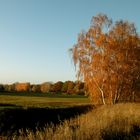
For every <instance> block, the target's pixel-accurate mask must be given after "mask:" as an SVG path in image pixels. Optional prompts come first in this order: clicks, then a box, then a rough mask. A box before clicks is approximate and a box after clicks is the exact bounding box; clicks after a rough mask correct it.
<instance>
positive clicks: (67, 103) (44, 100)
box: [0, 93, 90, 108]
mask: <svg viewBox="0 0 140 140" xmlns="http://www.w3.org/2000/svg"><path fill="white" fill-rule="evenodd" d="M3 104H7V107H8V106H9V107H11V108H12V107H16V106H21V107H25V108H26V107H35V108H37V107H40V108H42V107H48V108H61V107H62V108H64V107H72V106H78V105H79V106H80V105H89V104H90V101H89V99H88V98H87V97H85V96H80V95H62V94H55V95H53V94H40V93H0V108H6V106H3ZM10 105H11V106H10ZM14 105H15V106H14Z"/></svg>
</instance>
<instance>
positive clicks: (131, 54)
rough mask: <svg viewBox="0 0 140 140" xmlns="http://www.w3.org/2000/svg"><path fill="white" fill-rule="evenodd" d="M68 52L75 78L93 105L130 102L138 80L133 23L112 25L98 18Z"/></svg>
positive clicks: (139, 48) (139, 59) (139, 45)
mask: <svg viewBox="0 0 140 140" xmlns="http://www.w3.org/2000/svg"><path fill="white" fill-rule="evenodd" d="M71 52H72V54H73V61H74V64H75V66H76V67H77V68H78V70H77V76H78V78H80V79H82V80H83V81H84V82H85V85H86V89H87V92H88V94H89V95H90V97H91V99H92V101H93V102H94V103H98V104H99V103H103V104H106V103H108V104H113V103H116V102H118V101H119V99H123V100H130V99H133V100H134V97H135V94H136V84H135V83H136V82H137V81H139V80H140V38H139V36H138V34H137V32H136V28H135V26H134V24H133V23H129V22H128V21H123V20H120V21H117V22H115V23H113V22H112V20H111V19H109V18H108V17H107V16H106V15H103V14H99V15H97V16H95V17H93V18H92V21H91V26H90V28H89V30H88V31H87V32H81V33H80V34H79V36H78V41H77V44H76V45H74V46H73V48H72V49H71Z"/></svg>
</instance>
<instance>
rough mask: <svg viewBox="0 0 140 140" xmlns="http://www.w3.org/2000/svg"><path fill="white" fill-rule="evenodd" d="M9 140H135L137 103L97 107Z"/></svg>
mask: <svg viewBox="0 0 140 140" xmlns="http://www.w3.org/2000/svg"><path fill="white" fill-rule="evenodd" d="M11 139H13V140H17V139H18V140H102V139H103V140H122V139H125V140H127V139H129V140H139V139H140V104H138V103H137V104H134V103H126V104H116V105H112V106H100V107H98V108H96V109H94V110H93V111H91V112H89V113H87V114H83V115H81V116H79V117H77V118H75V119H71V120H69V121H65V122H64V123H62V124H61V125H59V126H57V127H55V126H54V125H53V124H52V125H51V126H49V127H46V128H44V130H41V131H39V130H37V131H36V133H33V132H32V131H30V130H27V135H25V133H23V132H20V136H13V137H12V138H11Z"/></svg>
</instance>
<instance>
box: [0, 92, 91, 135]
mask: <svg viewBox="0 0 140 140" xmlns="http://www.w3.org/2000/svg"><path fill="white" fill-rule="evenodd" d="M91 108H92V106H91V103H90V102H89V99H88V98H87V97H86V96H81V95H63V94H53V95H52V94H50V93H46V94H44V93H43V94H41V93H27V92H20V93H8V92H3V93H0V135H1V136H11V135H13V134H15V135H19V130H23V131H24V132H25V131H26V130H27V129H29V130H32V131H34V132H35V131H36V129H40V130H42V129H44V127H45V126H46V125H50V124H54V125H58V124H60V123H61V122H63V121H64V120H66V119H70V118H74V117H76V116H78V115H80V114H83V113H85V112H87V111H89V110H90V109H91Z"/></svg>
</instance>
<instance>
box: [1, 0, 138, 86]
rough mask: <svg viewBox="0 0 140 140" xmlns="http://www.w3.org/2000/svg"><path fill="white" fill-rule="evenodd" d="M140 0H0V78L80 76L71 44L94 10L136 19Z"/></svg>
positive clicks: (115, 17) (3, 80)
mask: <svg viewBox="0 0 140 140" xmlns="http://www.w3.org/2000/svg"><path fill="white" fill-rule="evenodd" d="M139 6H140V0H0V83H13V82H17V81H18V82H27V81H29V82H31V83H42V82H45V81H53V82H56V81H59V80H61V81H66V80H76V77H75V75H76V72H75V69H74V66H73V63H72V60H71V57H70V55H69V52H68V49H69V48H71V47H72V46H73V45H74V44H75V43H76V40H77V35H78V33H79V32H80V31H81V30H83V29H84V30H87V29H88V27H89V26H90V21H91V18H92V16H95V15H97V14H98V13H105V14H107V15H108V16H109V17H111V18H112V19H113V20H119V19H125V20H129V21H132V22H135V24H136V27H137V29H138V31H140V14H139V13H140V8H139Z"/></svg>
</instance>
